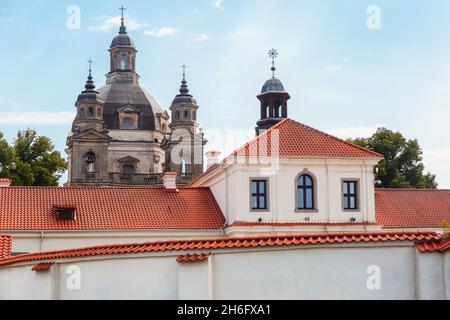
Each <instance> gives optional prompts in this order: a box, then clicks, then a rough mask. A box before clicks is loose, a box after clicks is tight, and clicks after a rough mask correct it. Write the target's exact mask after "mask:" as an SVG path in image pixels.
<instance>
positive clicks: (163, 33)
mask: <svg viewBox="0 0 450 320" xmlns="http://www.w3.org/2000/svg"><path fill="white" fill-rule="evenodd" d="M144 33H145V34H146V35H147V36H151V37H156V38H162V37H167V36H173V35H174V34H176V33H177V30H176V29H174V28H169V27H162V28H160V29H155V30H148V31H145V32H144Z"/></svg>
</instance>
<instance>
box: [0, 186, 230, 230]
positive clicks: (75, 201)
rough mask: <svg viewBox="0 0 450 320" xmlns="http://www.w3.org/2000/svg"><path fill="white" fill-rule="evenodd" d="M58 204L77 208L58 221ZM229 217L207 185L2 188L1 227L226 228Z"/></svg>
mask: <svg viewBox="0 0 450 320" xmlns="http://www.w3.org/2000/svg"><path fill="white" fill-rule="evenodd" d="M54 207H73V208H75V209H76V219H75V220H57V219H56V218H55V216H54V211H53V208H54ZM224 224H225V218H224V216H223V214H222V212H221V210H220V208H219V206H218V204H217V202H216V200H215V198H214V196H213V194H212V192H211V191H210V190H209V189H207V188H195V189H194V188H184V189H180V190H179V192H176V193H173V192H166V191H165V189H164V188H33V187H30V188H27V187H12V188H0V230H5V231H6V230H8V231H13V230H43V231H46V230H130V229H138V230H147V229H153V230H154V229H164V230H166V229H220V228H222V227H223V226H224Z"/></svg>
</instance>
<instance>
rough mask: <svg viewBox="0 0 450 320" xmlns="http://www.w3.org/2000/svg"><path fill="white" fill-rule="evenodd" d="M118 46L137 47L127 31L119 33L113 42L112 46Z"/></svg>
mask: <svg viewBox="0 0 450 320" xmlns="http://www.w3.org/2000/svg"><path fill="white" fill-rule="evenodd" d="M116 46H127V47H133V48H135V45H134V41H133V39H131V37H130V36H129V35H128V34H126V33H119V34H118V35H117V36H115V37H114V39H113V40H112V42H111V48H114V47H116Z"/></svg>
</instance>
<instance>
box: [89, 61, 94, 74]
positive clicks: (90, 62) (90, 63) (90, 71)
mask: <svg viewBox="0 0 450 320" xmlns="http://www.w3.org/2000/svg"><path fill="white" fill-rule="evenodd" d="M88 63H89V74H91V73H92V64H93V63H94V61H92V59H89V61H88Z"/></svg>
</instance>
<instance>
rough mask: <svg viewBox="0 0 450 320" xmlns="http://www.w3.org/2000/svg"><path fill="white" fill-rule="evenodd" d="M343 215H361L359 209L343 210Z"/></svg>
mask: <svg viewBox="0 0 450 320" xmlns="http://www.w3.org/2000/svg"><path fill="white" fill-rule="evenodd" d="M343 212H344V213H361V210H360V209H343Z"/></svg>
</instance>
